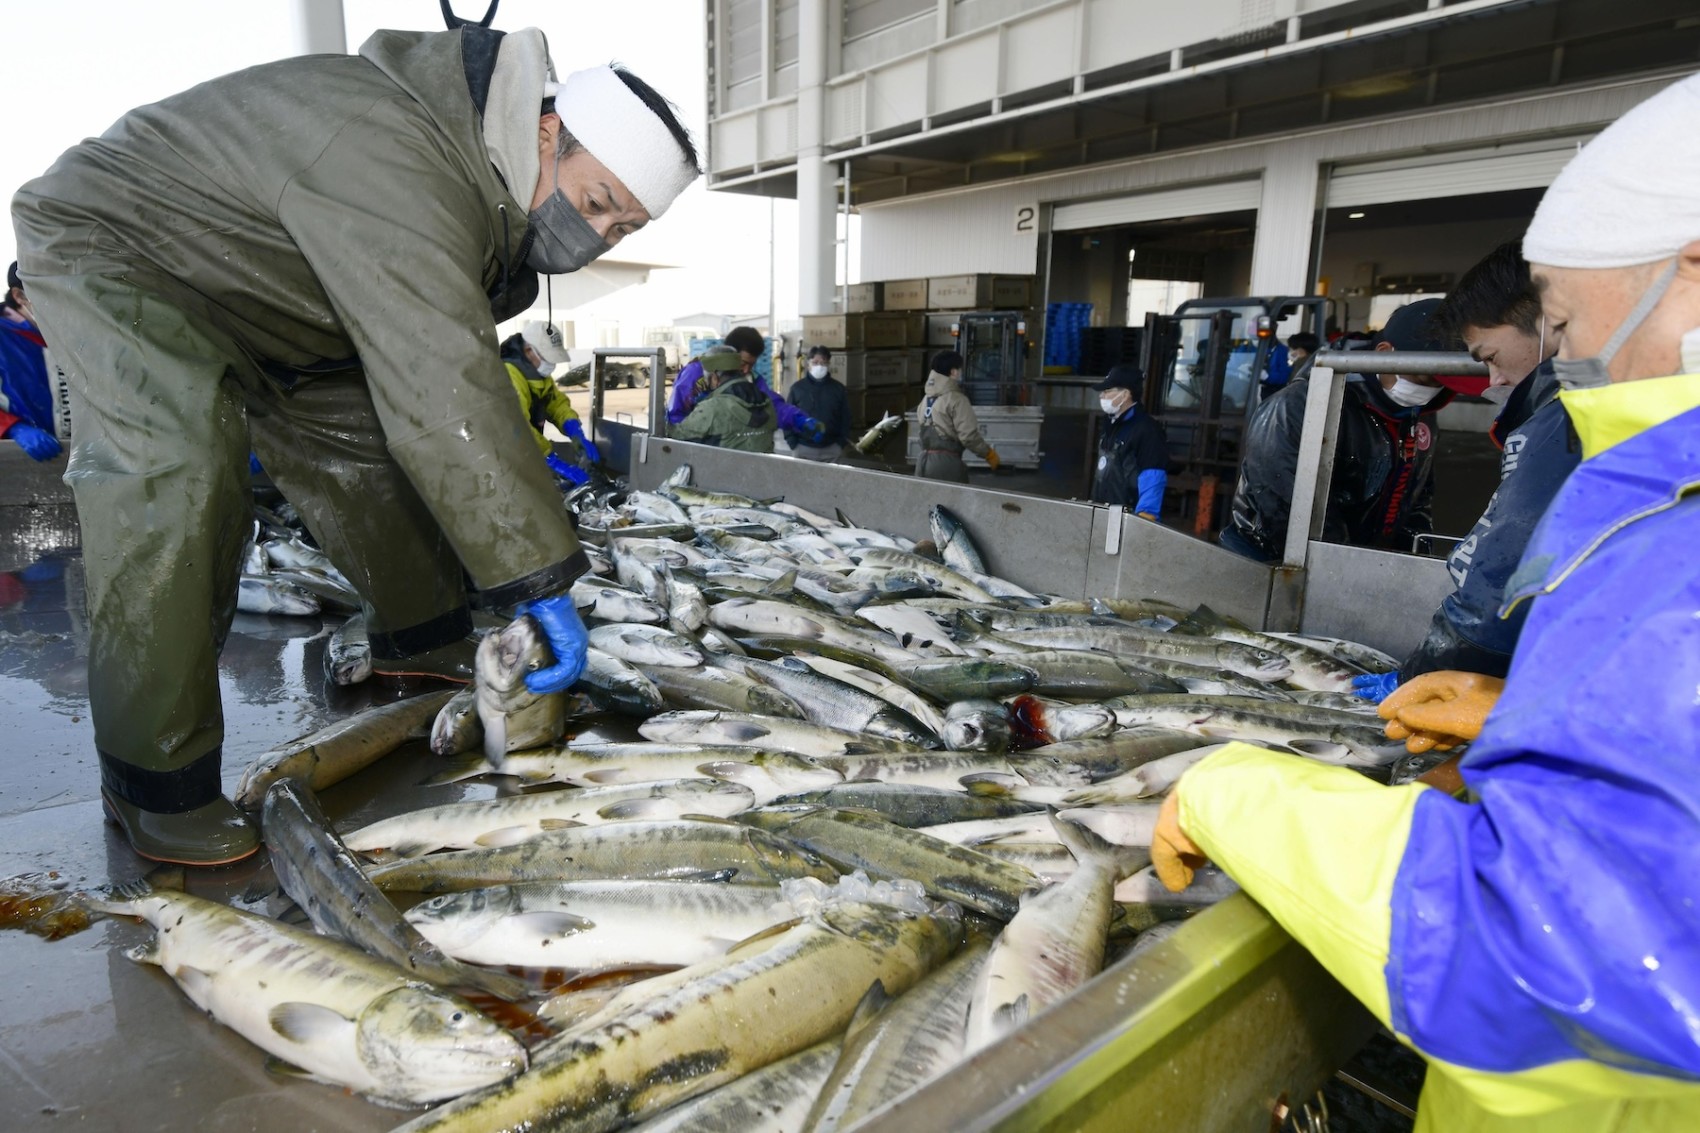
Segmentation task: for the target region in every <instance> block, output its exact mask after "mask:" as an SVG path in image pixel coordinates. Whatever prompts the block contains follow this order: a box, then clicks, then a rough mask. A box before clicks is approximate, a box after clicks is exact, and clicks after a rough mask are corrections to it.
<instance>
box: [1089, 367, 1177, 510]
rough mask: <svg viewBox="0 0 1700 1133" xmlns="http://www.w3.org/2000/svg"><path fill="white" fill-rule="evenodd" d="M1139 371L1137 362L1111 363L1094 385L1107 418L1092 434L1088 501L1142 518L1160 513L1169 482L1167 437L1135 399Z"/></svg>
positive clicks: (1141, 381) (1142, 377) (1141, 376)
mask: <svg viewBox="0 0 1700 1133" xmlns="http://www.w3.org/2000/svg"><path fill="white" fill-rule="evenodd" d="M1144 387H1145V375H1144V374H1143V373H1142V372H1141V371H1140V369H1139V367H1138V366H1127V365H1122V366H1112V367H1111V368H1110V372H1109V374H1107V375H1106V376H1105V378H1104V380H1103V381H1101V382H1099V383H1098V384H1097V385H1096V386H1095V387H1093V388H1095V389H1096V390H1097V391H1098V407H1099V408H1100V409H1102V410H1103V411H1104V413H1105V414H1106V415H1107V416H1108V417H1109V418H1110V421H1109V424H1107V425H1105V426H1104V431H1103V432H1102V433H1100V434H1099V436H1098V470H1097V472H1096V473H1095V474H1094V475H1093V477H1092V502H1094V503H1100V504H1112V505H1114V506H1116V507H1125V508H1131V509H1132V510H1133V512H1134V513H1135V514H1136V515H1138V516H1140V517H1141V518H1143V519H1150V520H1156V519H1157V518H1158V517H1160V516H1161V515H1162V514H1163V493H1164V491H1165V490H1167V488H1168V485H1169V441H1168V438H1167V436H1165V435H1164V433H1163V426H1162V425H1160V424H1158V423H1157V419H1156V418H1155V417H1153V416H1151V414H1149V413H1147V412H1145V410H1144V409H1143V408H1142V407H1141V406H1140V404H1139V391H1140V390H1141V389H1143V388H1144Z"/></svg>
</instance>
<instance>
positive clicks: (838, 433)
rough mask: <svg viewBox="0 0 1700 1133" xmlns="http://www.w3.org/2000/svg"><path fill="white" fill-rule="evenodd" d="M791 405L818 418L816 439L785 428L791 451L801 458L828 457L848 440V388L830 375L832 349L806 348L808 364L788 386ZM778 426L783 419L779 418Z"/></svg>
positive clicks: (839, 451) (841, 450)
mask: <svg viewBox="0 0 1700 1133" xmlns="http://www.w3.org/2000/svg"><path fill="white" fill-rule="evenodd" d="M786 400H787V401H789V402H790V403H791V405H792V407H793V408H795V409H797V410H798V411H799V412H801V413H804V414H807V415H808V417H809V418H810V419H812V420H814V421H818V422H820V441H819V443H815V441H814V440H813V439H812V438H811V437H808V436H804V435H803V433H802V432H800V431H798V430H796V429H786V430H785V443H786V444H788V445H790V446H791V455H792V456H795V457H799V458H801V459H803V460H816V461H832V460H837V459H838V458H839V457H840V456H841V455H843V453H844V446H845V445H847V444H849V443H850V391H849V390H847V389H845V388H844V383H843V382H841V381H839V380H838V379H837V378H835V377H833V376H832V351H831V350H829V349H828V348H827V347H825V346H816V347H812V348H811V349H810V350H809V366H808V369H807V370H805V371H804V372H803V376H802V377H801V378H800V379H798V381H797V382H796V384H794V385H793V386H792V387H791V393H790V395H789V396H788V397H787V398H786ZM780 425H781V427H783V426H784V422H780Z"/></svg>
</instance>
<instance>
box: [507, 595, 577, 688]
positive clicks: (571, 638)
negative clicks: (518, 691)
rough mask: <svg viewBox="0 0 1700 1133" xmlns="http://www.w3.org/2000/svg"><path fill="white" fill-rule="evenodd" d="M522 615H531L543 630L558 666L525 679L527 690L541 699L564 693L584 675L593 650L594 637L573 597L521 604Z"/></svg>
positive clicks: (527, 675) (558, 597)
mask: <svg viewBox="0 0 1700 1133" xmlns="http://www.w3.org/2000/svg"><path fill="white" fill-rule="evenodd" d="M517 612H518V613H520V614H530V615H531V616H532V617H534V618H536V619H537V624H538V625H540V626H542V627H543V633H544V636H546V637H548V639H549V648H550V649H552V650H554V651H555V663H554V664H553V665H550V666H549V667H548V668H547V669H539V670H537V671H536V672H535V673H527V674H526V675H525V687H526V688H528V689H530V690H531V691H532V692H535V693H537V694H539V695H542V694H545V693H551V692H560V691H561V690H563V689H565V688H566V687H568V686H569V685H571V684H572V683H573V682H574V681H576V680H578V678H579V674H580V673H582V672H584V654H585V650H587V649H588V648H590V635H589V634H588V633H587V632H585V628H584V622H583V621H581V620H580V619H579V616H578V611H577V610H576V609H574V608H573V600H572V596H571V595H568V594H557V595H555V597H553V598H538V599H537V600H536V601H533V602H521V603H520V604H519V607H518V611H517Z"/></svg>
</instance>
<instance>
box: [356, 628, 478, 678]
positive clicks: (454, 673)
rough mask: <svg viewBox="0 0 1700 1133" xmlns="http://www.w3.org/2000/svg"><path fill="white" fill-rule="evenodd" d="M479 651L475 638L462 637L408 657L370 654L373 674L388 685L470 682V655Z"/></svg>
mask: <svg viewBox="0 0 1700 1133" xmlns="http://www.w3.org/2000/svg"><path fill="white" fill-rule="evenodd" d="M477 653H478V638H476V637H464V638H460V639H458V640H456V641H451V642H449V643H448V644H447V645H443V646H440V647H438V648H436V649H428V650H426V651H425V652H423V653H415V654H412V655H411V656H407V657H379V656H378V655H377V654H376V653H374V654H373V655H372V676H374V677H376V678H377V679H379V680H381V681H384V682H385V683H387V684H390V685H408V684H412V683H421V682H432V681H443V682H446V683H448V684H457V685H466V684H471V683H472V678H473V674H474V669H473V658H474V657H475V656H476V655H477Z"/></svg>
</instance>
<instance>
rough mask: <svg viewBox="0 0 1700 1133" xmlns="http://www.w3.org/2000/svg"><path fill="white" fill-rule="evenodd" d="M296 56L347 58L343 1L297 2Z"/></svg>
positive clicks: (312, 0) (294, 4)
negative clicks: (344, 56)
mask: <svg viewBox="0 0 1700 1133" xmlns="http://www.w3.org/2000/svg"><path fill="white" fill-rule="evenodd" d="M293 7H294V9H295V13H294V14H295V54H297V55H346V54H348V32H347V31H346V30H345V29H344V27H343V22H342V0H294V3H293Z"/></svg>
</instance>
